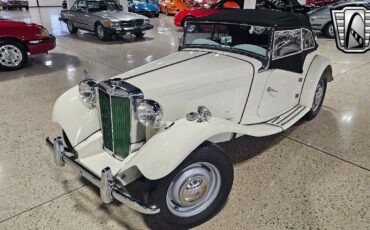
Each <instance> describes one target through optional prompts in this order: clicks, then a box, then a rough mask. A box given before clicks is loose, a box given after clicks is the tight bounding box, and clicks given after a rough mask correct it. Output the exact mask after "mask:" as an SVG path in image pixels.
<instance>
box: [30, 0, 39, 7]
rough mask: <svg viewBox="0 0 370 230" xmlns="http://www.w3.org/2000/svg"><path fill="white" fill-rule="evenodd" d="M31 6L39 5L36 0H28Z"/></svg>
mask: <svg viewBox="0 0 370 230" xmlns="http://www.w3.org/2000/svg"><path fill="white" fill-rule="evenodd" d="M28 3H29V6H37V2H36V0H28Z"/></svg>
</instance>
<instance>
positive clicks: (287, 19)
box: [190, 9, 311, 28]
mask: <svg viewBox="0 0 370 230" xmlns="http://www.w3.org/2000/svg"><path fill="white" fill-rule="evenodd" d="M190 20H191V21H207V22H229V23H238V24H249V25H256V26H265V27H277V28H299V27H305V28H311V25H310V22H309V18H308V16H306V15H304V14H295V13H290V12H283V11H276V10H266V9H255V10H252V9H243V10H240V9H227V10H221V11H219V12H218V13H216V14H211V15H208V16H205V17H198V18H193V19H190Z"/></svg>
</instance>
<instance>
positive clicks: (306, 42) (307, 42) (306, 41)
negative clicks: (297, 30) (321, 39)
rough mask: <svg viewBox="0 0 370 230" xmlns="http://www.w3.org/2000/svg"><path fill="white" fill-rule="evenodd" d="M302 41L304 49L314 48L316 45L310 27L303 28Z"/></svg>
mask: <svg viewBox="0 0 370 230" xmlns="http://www.w3.org/2000/svg"><path fill="white" fill-rule="evenodd" d="M302 43H303V44H302V45H303V49H304V50H306V49H310V48H314V47H315V46H316V43H315V39H314V38H313V35H312V32H311V31H309V30H308V29H302Z"/></svg>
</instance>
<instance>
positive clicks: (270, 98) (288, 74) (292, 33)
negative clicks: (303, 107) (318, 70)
mask: <svg viewBox="0 0 370 230" xmlns="http://www.w3.org/2000/svg"><path fill="white" fill-rule="evenodd" d="M306 31H308V32H309V33H311V32H310V31H309V30H306V29H305V33H306ZM310 36H311V37H310V39H311V40H310V42H311V44H314V45H315V42H314V40H313V36H312V34H310ZM315 47H316V46H312V45H310V48H311V49H312V48H315ZM306 50H307V48H305V47H304V46H303V42H302V29H295V30H286V31H275V33H274V44H273V52H272V61H271V63H270V66H271V67H272V68H271V69H270V70H269V72H270V75H269V77H268V79H267V81H266V84H265V87H264V92H263V95H262V98H261V101H260V104H259V107H258V115H259V116H260V117H274V116H277V115H279V114H281V113H284V112H286V111H287V110H289V109H290V108H292V107H294V106H295V105H297V104H298V103H299V98H300V92H301V89H302V85H303V82H304V78H305V75H306V71H307V69H308V65H307V63H310V61H309V60H308V59H312V58H313V56H312V55H306V53H305V52H306ZM307 54H308V52H307ZM307 58H308V59H307ZM299 59H302V60H299ZM306 59H307V60H306Z"/></svg>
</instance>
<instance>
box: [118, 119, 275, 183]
mask: <svg viewBox="0 0 370 230" xmlns="http://www.w3.org/2000/svg"><path fill="white" fill-rule="evenodd" d="M281 131H282V129H281V128H278V127H273V126H269V125H263V124H262V125H259V126H258V127H257V126H254V125H249V126H247V125H241V124H237V123H235V122H232V121H228V120H224V119H220V118H216V117H212V118H211V119H210V120H209V121H208V122H202V123H198V122H191V121H187V120H186V119H185V118H182V119H180V120H177V121H176V122H175V124H174V125H173V126H172V127H171V128H169V129H167V130H165V131H162V132H160V133H158V134H156V135H154V136H153V137H152V138H151V139H149V141H148V142H147V143H146V144H145V145H144V146H143V147H142V148H141V149H140V150H139V152H137V153H136V154H135V156H133V157H132V158H131V159H130V160H129V161H128V162H127V164H126V165H125V167H124V169H122V170H121V171H122V172H124V171H125V170H128V169H130V168H134V167H137V168H138V169H139V170H140V172H141V173H142V174H143V175H144V176H145V177H146V178H148V179H150V180H157V179H160V178H163V177H165V176H167V175H168V174H170V173H171V172H172V171H173V170H174V169H175V168H176V167H177V166H178V165H179V164H180V163H181V162H182V161H183V160H184V159H185V158H186V157H187V156H188V155H189V154H190V153H191V152H192V151H193V150H194V149H195V148H197V147H198V146H200V145H201V144H202V143H203V142H205V141H206V140H208V139H210V138H211V137H213V136H215V135H218V134H224V133H239V134H244V135H250V136H264V135H267V133H268V134H273V133H278V132H281ZM210 157H212V156H210Z"/></svg>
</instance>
